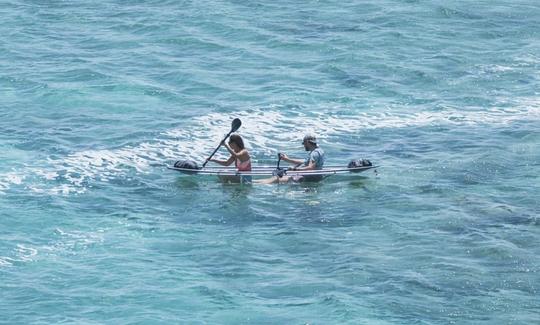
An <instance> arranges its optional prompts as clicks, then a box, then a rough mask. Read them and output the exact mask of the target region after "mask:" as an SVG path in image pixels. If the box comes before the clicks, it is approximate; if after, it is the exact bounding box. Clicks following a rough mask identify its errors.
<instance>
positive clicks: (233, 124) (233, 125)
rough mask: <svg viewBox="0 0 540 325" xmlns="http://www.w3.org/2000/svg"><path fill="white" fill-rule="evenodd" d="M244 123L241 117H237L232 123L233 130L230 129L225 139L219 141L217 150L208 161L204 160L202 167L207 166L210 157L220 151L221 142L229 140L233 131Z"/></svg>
mask: <svg viewBox="0 0 540 325" xmlns="http://www.w3.org/2000/svg"><path fill="white" fill-rule="evenodd" d="M241 125H242V121H240V119H239V118H235V119H234V120H233V121H232V123H231V131H229V133H227V135H226V136H225V138H223V140H221V142H220V143H219V145H218V146H217V148H216V150H214V152H212V154H211V155H210V157H208V159H206V161H205V162H204V164H203V165H202V168H204V166H206V164H207V163H208V161H209V160H210V159H212V157H213V156H214V154H215V153H216V152H217V151H218V149H219V147H221V144H222V143H223V142H224V141H225V140H227V138H228V137H229V135H231V133H233V132H236V130H238V129H239V128H240V126H241Z"/></svg>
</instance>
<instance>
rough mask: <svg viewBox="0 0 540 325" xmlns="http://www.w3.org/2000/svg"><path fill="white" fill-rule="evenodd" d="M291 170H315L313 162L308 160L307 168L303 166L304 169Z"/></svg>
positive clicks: (295, 168)
mask: <svg viewBox="0 0 540 325" xmlns="http://www.w3.org/2000/svg"><path fill="white" fill-rule="evenodd" d="M293 169H294V170H315V169H316V165H315V161H313V160H310V161H309V164H308V165H307V166H305V167H294V168H293Z"/></svg>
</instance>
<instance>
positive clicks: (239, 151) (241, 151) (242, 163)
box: [209, 134, 251, 183]
mask: <svg viewBox="0 0 540 325" xmlns="http://www.w3.org/2000/svg"><path fill="white" fill-rule="evenodd" d="M221 144H222V145H223V146H224V147H225V148H226V149H227V150H228V151H229V153H230V154H231V156H230V157H229V159H227V160H219V159H210V160H209V161H212V162H215V163H217V164H220V165H222V166H230V165H231V164H232V163H233V162H234V165H235V166H236V168H237V169H238V171H239V172H249V171H251V157H250V156H249V152H248V151H247V150H246V148H245V147H244V140H242V137H241V136H239V135H238V134H232V135H231V136H230V137H229V143H225V142H222V143H221ZM220 179H221V180H222V181H223V182H226V183H251V176H220Z"/></svg>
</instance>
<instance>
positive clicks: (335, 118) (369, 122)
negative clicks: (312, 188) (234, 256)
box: [0, 98, 540, 195]
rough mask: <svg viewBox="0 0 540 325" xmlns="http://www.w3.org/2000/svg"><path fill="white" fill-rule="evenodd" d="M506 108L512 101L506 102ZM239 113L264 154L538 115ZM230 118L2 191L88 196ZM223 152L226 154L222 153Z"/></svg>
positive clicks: (189, 149) (523, 106) (82, 157)
mask: <svg viewBox="0 0 540 325" xmlns="http://www.w3.org/2000/svg"><path fill="white" fill-rule="evenodd" d="M501 106H509V105H508V103H504V102H503V101H502V100H501ZM333 109H337V108H333ZM317 111H321V110H320V109H317ZM234 117H238V118H240V119H241V120H242V121H243V125H242V127H241V134H242V135H243V136H244V138H245V139H246V145H247V147H248V148H251V149H255V150H256V152H257V153H258V154H259V155H260V154H273V153H275V150H277V149H279V148H284V147H286V148H297V147H298V146H299V145H300V139H302V137H303V135H304V134H305V133H315V134H317V136H318V137H319V138H320V139H321V140H322V142H323V143H324V139H325V138H327V137H330V136H341V135H347V134H357V133H358V132H361V131H363V130H369V129H382V128H388V129H396V128H408V127H423V126H437V125H454V126H463V125H484V124H488V125H501V124H503V125H508V124H511V123H513V122H515V121H520V120H526V121H528V120H540V99H538V98H534V99H527V100H523V101H521V102H520V103H518V105H514V106H513V108H493V109H491V110H487V111H486V110H478V111H473V110H471V111H463V110H457V109H452V108H447V109H445V110H444V111H437V112H426V111H424V112H416V113H404V112H403V111H399V109H398V108H395V109H394V108H387V109H385V110H382V111H381V110H379V111H369V112H363V113H358V114H355V115H338V114H334V113H332V110H328V111H327V112H323V113H309V114H307V113H304V112H294V111H293V112H292V113H289V114H287V115H285V114H283V113H281V112H280V111H279V108H270V109H268V110H255V109H250V110H245V111H240V112H237V113H235V114H234ZM230 123H231V116H230V115H228V114H222V113H212V114H208V115H205V116H201V117H197V118H194V119H193V120H191V121H190V125H189V127H185V126H183V127H181V128H177V129H172V130H167V131H165V132H163V133H162V134H161V135H160V137H159V138H157V139H154V140H152V141H148V142H143V143H141V144H139V145H137V146H126V147H123V148H119V149H102V150H85V151H81V152H76V153H73V154H71V155H68V156H65V157H62V158H50V159H48V164H47V165H44V166H40V167H37V166H27V167H25V168H24V169H21V170H18V171H13V172H9V173H5V174H0V193H2V192H5V191H7V190H8V189H9V188H10V187H12V186H13V185H21V184H22V185H25V186H26V188H28V189H30V190H32V191H35V192H38V193H47V194H62V195H69V194H72V193H83V192H84V191H86V189H87V188H88V187H89V186H91V185H89V184H90V183H91V182H94V181H103V182H107V181H110V180H112V179H116V178H122V177H125V176H126V175H127V174H128V173H148V172H150V171H151V170H152V166H154V165H163V164H165V163H170V162H171V161H174V160H176V159H179V158H182V157H184V158H188V157H189V158H191V159H194V160H196V161H199V162H200V161H204V159H205V158H206V157H207V155H208V153H209V152H211V151H212V150H213V149H214V148H215V146H216V144H217V143H218V142H219V139H221V138H223V136H224V135H225V134H226V133H227V131H228V128H229V126H230ZM222 154H224V152H221V153H219V154H218V155H222ZM30 175H31V176H32V177H29V176H30ZM36 178H37V179H36ZM58 182H60V183H59V184H58ZM24 183H26V184H24Z"/></svg>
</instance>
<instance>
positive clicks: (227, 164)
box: [209, 155, 236, 166]
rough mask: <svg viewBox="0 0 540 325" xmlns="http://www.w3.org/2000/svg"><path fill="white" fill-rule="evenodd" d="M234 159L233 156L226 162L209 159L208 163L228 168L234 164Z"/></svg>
mask: <svg viewBox="0 0 540 325" xmlns="http://www.w3.org/2000/svg"><path fill="white" fill-rule="evenodd" d="M235 159H236V158H234V156H232V155H231V156H230V157H229V159H227V160H219V159H210V160H209V161H212V162H215V163H217V164H220V165H221V166H230V165H231V164H232V163H233V162H234V160H235Z"/></svg>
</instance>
